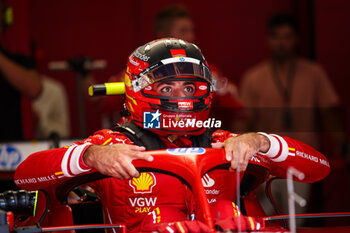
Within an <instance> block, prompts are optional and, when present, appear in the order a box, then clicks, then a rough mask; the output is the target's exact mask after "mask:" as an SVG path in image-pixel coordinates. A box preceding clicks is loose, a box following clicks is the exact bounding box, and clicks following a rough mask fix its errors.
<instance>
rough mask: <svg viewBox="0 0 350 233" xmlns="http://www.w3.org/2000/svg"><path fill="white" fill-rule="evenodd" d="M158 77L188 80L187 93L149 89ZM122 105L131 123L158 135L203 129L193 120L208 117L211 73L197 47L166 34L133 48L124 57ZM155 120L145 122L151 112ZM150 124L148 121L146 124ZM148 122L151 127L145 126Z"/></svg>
mask: <svg viewBox="0 0 350 233" xmlns="http://www.w3.org/2000/svg"><path fill="white" fill-rule="evenodd" d="M161 81H190V82H191V83H193V84H195V92H194V95H193V96H191V97H168V96H162V95H160V94H158V93H157V92H156V91H155V90H153V84H154V83H156V82H161ZM125 90H126V94H125V95H126V106H127V108H128V110H129V111H130V113H131V115H132V119H133V121H134V123H135V124H137V125H138V126H140V127H143V128H146V129H149V130H151V131H153V132H155V133H157V134H160V135H170V134H192V135H198V134H201V133H203V132H204V131H205V128H203V126H202V125H201V124H196V123H197V121H202V122H203V121H205V120H207V119H208V115H209V110H210V107H211V102H212V92H213V86H212V77H211V72H210V70H209V68H208V65H207V62H206V61H205V58H204V56H203V55H202V53H201V51H200V49H199V48H198V47H197V46H196V45H195V44H192V43H188V42H185V41H183V40H179V39H174V38H167V39H159V40H154V41H152V42H149V43H147V44H145V45H143V46H141V47H139V48H137V49H136V50H135V51H134V52H133V53H132V54H131V55H130V56H129V59H128V64H127V69H126V72H125ZM154 113H157V114H156V115H153V117H152V118H153V119H151V120H150V121H153V120H157V121H158V123H160V124H158V123H157V125H155V126H154V127H152V126H153V125H152V122H146V121H147V120H145V119H148V118H147V114H154ZM146 124H151V125H146ZM148 126H151V127H148Z"/></svg>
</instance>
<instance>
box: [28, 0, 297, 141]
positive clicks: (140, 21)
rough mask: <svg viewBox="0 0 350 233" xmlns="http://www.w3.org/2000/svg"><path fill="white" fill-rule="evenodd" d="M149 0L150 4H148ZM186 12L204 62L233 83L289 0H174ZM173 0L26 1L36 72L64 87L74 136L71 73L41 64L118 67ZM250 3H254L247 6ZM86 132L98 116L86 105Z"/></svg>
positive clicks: (260, 53)
mask: <svg viewBox="0 0 350 233" xmlns="http://www.w3.org/2000/svg"><path fill="white" fill-rule="evenodd" d="M150 2H151V3H152V4H150ZM176 2H177V3H181V4H183V5H185V6H186V7H187V8H188V9H189V10H190V12H191V14H192V16H193V19H194V22H195V29H196V34H197V44H198V45H199V46H200V47H201V49H202V51H203V52H204V54H205V55H206V57H207V59H208V60H209V62H212V63H215V64H218V65H219V67H221V68H222V70H223V71H224V73H225V74H226V75H227V76H228V77H230V78H231V79H232V80H234V81H236V82H238V81H239V78H240V76H241V74H242V72H243V71H244V70H245V69H247V68H248V67H250V66H251V65H254V64H255V63H256V62H258V61H260V60H261V59H262V58H263V57H264V56H266V54H267V49H266V45H265V34H264V32H265V31H264V30H265V27H264V26H265V25H264V24H265V20H266V18H267V17H268V16H269V15H270V14H271V13H272V12H275V11H279V10H283V11H290V10H291V9H292V6H293V4H292V2H293V1H279V0H269V1H259V0H255V1H249V2H247V1H239V2H238V1H237V2H236V1H222V2H220V3H219V4H213V2H212V1H176ZM169 4H174V1H163V0H156V1H146V0H142V1H141V0H138V1H135V0H134V1H108V0H104V1H83V0H76V1H69V0H61V1H45V0H31V1H30V5H29V12H30V31H31V38H32V40H33V41H34V42H35V43H36V46H37V48H39V49H42V50H43V51H44V58H43V60H42V61H40V63H39V66H38V69H39V71H40V72H42V73H44V74H47V75H49V76H52V77H54V78H56V79H58V80H60V81H61V82H62V83H63V84H64V85H65V86H66V88H67V91H68V94H69V100H70V112H71V119H72V121H71V122H72V127H73V128H72V129H73V134H74V136H76V135H77V134H78V127H77V119H78V118H77V111H76V109H77V105H76V101H75V98H76V93H75V82H74V75H73V74H72V73H71V72H52V71H49V70H48V69H47V63H48V62H49V61H52V60H62V59H67V58H71V57H74V56H76V55H78V54H84V55H87V56H91V57H94V58H98V59H106V60H107V61H108V68H107V69H106V70H104V71H96V72H94V75H95V77H96V78H97V80H98V81H100V82H104V81H106V80H107V79H108V78H109V76H110V75H112V74H116V73H118V72H119V71H120V70H122V69H123V67H124V65H125V63H126V58H127V56H128V55H129V54H130V53H131V52H132V51H133V50H134V49H135V48H136V47H137V46H139V45H141V44H143V43H146V42H148V41H150V40H152V39H154V37H153V19H154V16H155V14H156V13H157V12H158V11H159V10H160V9H161V8H163V7H164V6H167V5H169ZM252 6H254V7H252ZM87 105H88V106H87V109H86V112H87V128H88V130H87V131H88V133H92V132H93V131H94V130H97V129H99V128H100V119H99V118H100V114H99V113H98V111H97V110H96V109H94V108H96V106H93V105H91V104H89V103H87Z"/></svg>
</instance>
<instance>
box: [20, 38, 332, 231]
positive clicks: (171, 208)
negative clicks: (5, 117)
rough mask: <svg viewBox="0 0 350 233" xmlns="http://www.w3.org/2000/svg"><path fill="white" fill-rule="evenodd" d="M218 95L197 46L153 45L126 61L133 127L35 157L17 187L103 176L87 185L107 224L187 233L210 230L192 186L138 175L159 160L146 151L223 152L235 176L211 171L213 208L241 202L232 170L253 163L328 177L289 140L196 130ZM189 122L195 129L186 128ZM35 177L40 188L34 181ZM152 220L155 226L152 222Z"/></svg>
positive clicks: (305, 149) (169, 41) (207, 183)
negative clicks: (168, 225)
mask: <svg viewBox="0 0 350 233" xmlns="http://www.w3.org/2000/svg"><path fill="white" fill-rule="evenodd" d="M214 89H215V85H214V83H213V82H212V77H211V72H210V70H209V67H208V65H207V62H206V61H205V58H204V56H203V55H202V53H201V50H200V49H199V48H198V47H197V46H196V45H195V44H192V43H188V42H185V41H183V40H179V39H174V38H166V39H159V40H155V41H152V42H149V43H147V44H145V45H143V46H141V47H139V48H137V49H136V50H135V51H134V52H133V53H132V54H131V55H130V56H129V58H128V63H127V69H126V73H125V103H126V106H127V108H128V110H129V111H130V113H131V116H132V121H131V122H130V123H127V124H125V125H121V126H119V127H117V128H116V129H114V130H108V129H104V130H100V131H98V132H96V133H95V134H94V135H92V136H90V137H89V138H87V139H85V140H83V141H80V142H76V143H74V144H73V145H71V146H67V147H63V148H59V149H53V150H47V151H42V152H38V153H35V154H32V155H30V156H29V157H28V158H27V159H26V160H25V161H24V162H23V163H21V164H20V165H19V167H18V168H17V170H16V174H15V183H16V184H17V185H18V186H19V187H21V188H23V189H28V190H36V189H46V190H52V188H54V187H56V186H58V185H59V184H60V183H62V182H64V181H66V180H69V179H71V178H73V177H78V176H82V175H84V174H87V173H91V172H93V171H95V172H96V171H98V172H100V173H102V174H104V175H108V176H111V177H110V178H105V179H102V180H98V181H94V182H92V183H90V184H89V185H90V186H91V187H92V188H93V189H95V190H96V192H97V194H98V195H99V197H100V199H101V202H102V205H103V208H104V214H105V219H106V222H108V223H125V224H126V226H127V229H128V230H129V231H140V230H142V227H146V228H147V227H149V225H150V224H151V225H152V224H153V225H154V226H157V224H160V223H162V222H176V223H179V224H180V225H181V223H186V224H183V225H182V226H180V228H181V229H182V230H183V229H187V230H188V231H191V227H193V226H195V225H196V224H197V225H196V227H198V225H200V226H201V228H202V230H203V231H206V230H208V229H206V228H205V226H203V224H201V223H198V221H196V220H194V221H189V220H190V219H191V220H193V219H195V206H194V204H193V203H194V202H193V200H192V199H191V197H192V196H191V191H190V189H189V188H188V187H187V186H186V185H184V184H183V183H181V182H180V181H179V180H178V179H177V178H175V177H172V176H170V175H167V174H162V173H157V172H144V173H141V174H140V173H139V172H138V171H137V170H136V168H135V167H134V166H133V164H132V161H133V160H146V161H148V162H150V163H151V162H152V160H153V157H152V156H151V155H146V154H145V153H143V151H145V150H156V149H165V148H179V147H181V148H184V147H203V148H206V147H207V148H208V147H214V148H224V149H225V152H226V159H227V160H228V161H230V163H231V166H230V169H229V170H230V171H229V170H213V171H210V172H208V173H207V174H205V176H203V179H202V181H203V186H204V187H205V188H206V193H207V197H208V201H209V202H211V203H214V204H215V203H217V202H219V201H220V200H229V201H234V200H235V194H233V193H232V192H233V191H232V187H231V186H232V185H230V184H233V182H230V179H231V180H232V179H233V175H232V174H234V173H233V172H231V171H235V170H237V169H239V170H240V171H245V170H246V168H247V166H248V163H249V162H250V161H251V160H253V159H254V158H253V157H255V158H258V159H257V160H258V161H259V160H262V161H266V162H267V163H269V164H270V167H271V173H272V174H273V175H276V176H282V177H283V176H284V174H285V168H286V167H287V166H289V165H292V166H294V167H296V168H297V169H299V170H301V171H303V172H305V173H306V175H307V176H308V175H309V177H313V178H312V179H313V180H309V182H313V181H316V180H319V179H322V178H323V177H324V176H325V175H327V174H328V173H329V165H328V163H327V162H326V161H324V162H323V165H324V168H323V170H322V171H317V172H318V173H317V174H314V173H315V172H316V171H313V170H312V169H310V168H312V167H313V163H316V159H317V163H321V161H322V158H323V155H321V154H320V153H319V152H318V151H316V150H314V149H313V148H311V147H310V146H308V145H305V144H303V143H301V142H298V141H296V140H293V139H291V138H286V137H282V136H279V135H274V134H267V133H246V134H242V135H236V134H233V133H230V132H227V131H223V130H216V131H215V132H214V133H210V132H209V130H210V129H208V128H205V127H203V125H205V124H197V123H196V122H204V121H206V120H208V114H209V110H210V107H211V103H212V94H213V91H214ZM160 119H161V121H160ZM186 120H187V121H188V120H191V121H190V122H195V123H193V124H183V122H186ZM180 121H182V123H181V124H180ZM215 125H216V123H215ZM210 126H213V124H210ZM216 126H217V125H216ZM306 155H307V156H306ZM310 158H316V159H310ZM320 174H322V177H321V175H320ZM40 177H51V178H50V179H39V178H40ZM33 178H35V179H36V182H31V181H32V180H33ZM208 188H210V189H208ZM207 190H208V191H207ZM231 207H232V205H231ZM154 210H157V211H156V212H154ZM152 216H153V218H151V219H153V221H149V222H147V221H146V220H147V219H149V218H150V217H152ZM145 221H146V222H145ZM172 226H174V225H172ZM176 229H177V228H174V229H172V230H169V232H171V231H173V232H175V231H176ZM195 229H198V228H195ZM153 230H159V228H155V229H153ZM159 231H160V230H159Z"/></svg>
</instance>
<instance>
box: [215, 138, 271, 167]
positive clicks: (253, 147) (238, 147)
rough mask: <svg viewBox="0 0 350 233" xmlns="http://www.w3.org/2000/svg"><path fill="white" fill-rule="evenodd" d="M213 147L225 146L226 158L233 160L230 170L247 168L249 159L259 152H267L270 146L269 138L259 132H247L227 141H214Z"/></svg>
mask: <svg viewBox="0 0 350 233" xmlns="http://www.w3.org/2000/svg"><path fill="white" fill-rule="evenodd" d="M212 147H213V148H225V151H226V159H227V160H228V161H231V166H230V170H231V171H235V170H237V168H239V170H240V171H245V170H246V169H247V166H248V163H249V160H250V159H251V157H252V156H253V155H254V154H256V153H258V152H263V153H265V152H267V151H268V150H269V148H270V141H269V139H268V138H267V137H266V136H264V135H262V134H258V133H247V134H242V135H240V136H237V137H230V138H228V139H227V140H226V141H225V142H223V143H221V142H218V143H212Z"/></svg>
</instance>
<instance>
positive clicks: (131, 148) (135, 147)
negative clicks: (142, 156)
mask: <svg viewBox="0 0 350 233" xmlns="http://www.w3.org/2000/svg"><path fill="white" fill-rule="evenodd" d="M124 145H125V146H126V147H127V148H128V149H130V150H136V151H145V150H146V147H144V146H137V145H129V144H124Z"/></svg>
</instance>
